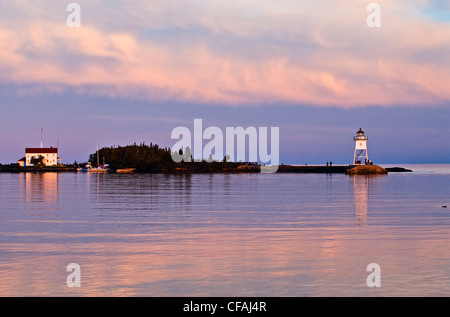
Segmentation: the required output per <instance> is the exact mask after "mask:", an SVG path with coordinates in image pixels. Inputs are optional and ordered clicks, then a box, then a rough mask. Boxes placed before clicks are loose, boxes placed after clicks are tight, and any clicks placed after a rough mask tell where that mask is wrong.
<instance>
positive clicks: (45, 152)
mask: <svg viewBox="0 0 450 317" xmlns="http://www.w3.org/2000/svg"><path fill="white" fill-rule="evenodd" d="M33 158H35V159H39V158H42V164H44V165H45V166H56V165H58V163H59V161H60V160H61V159H60V158H59V157H58V148H54V147H49V148H26V149H25V157H24V158H22V159H20V160H19V161H18V163H19V165H20V166H34V164H33V163H31V161H32V159H33Z"/></svg>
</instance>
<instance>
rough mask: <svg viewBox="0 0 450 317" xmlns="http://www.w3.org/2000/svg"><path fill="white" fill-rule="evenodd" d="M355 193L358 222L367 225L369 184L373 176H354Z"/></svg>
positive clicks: (363, 225)
mask: <svg viewBox="0 0 450 317" xmlns="http://www.w3.org/2000/svg"><path fill="white" fill-rule="evenodd" d="M351 178H352V181H353V195H354V197H355V215H356V224H357V226H359V227H365V226H367V208H368V207H367V205H368V196H369V184H370V180H371V176H367V175H355V176H352V177H351Z"/></svg>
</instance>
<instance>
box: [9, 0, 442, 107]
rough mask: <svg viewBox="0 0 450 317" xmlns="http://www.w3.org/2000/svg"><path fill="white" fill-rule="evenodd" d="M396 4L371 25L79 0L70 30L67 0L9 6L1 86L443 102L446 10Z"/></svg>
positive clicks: (205, 7) (262, 7)
mask: <svg viewBox="0 0 450 317" xmlns="http://www.w3.org/2000/svg"><path fill="white" fill-rule="evenodd" d="M392 2H394V1H378V3H379V4H380V6H381V8H382V12H381V19H382V20H381V21H382V27H381V28H369V27H368V26H367V25H366V18H367V16H368V15H369V13H368V12H367V11H366V7H367V4H368V3H369V2H368V1H361V0H351V1H345V3H342V2H340V1H326V0H320V1H288V0H281V1H274V0H272V1H256V0H240V1H229V0H228V1H225V0H222V1H221V0H208V1H200V0H191V1H108V4H105V2H104V1H103V2H101V1H78V3H79V4H80V6H81V21H82V22H81V23H82V24H81V27H80V28H69V27H67V25H66V18H67V16H68V15H69V13H68V12H66V6H67V4H68V3H66V2H64V1H41V0H38V1H32V2H29V1H14V2H9V1H3V2H2V6H1V9H0V12H1V13H0V15H1V16H2V18H1V19H0V84H11V83H13V84H15V87H19V88H17V91H15V92H14V93H17V94H39V93H61V92H62V91H64V90H67V89H71V90H74V91H76V92H77V93H79V94H88V95H98V96H108V97H110V98H133V99H144V100H151V101H168V100H169V101H170V100H173V101H176V102H189V103H197V104H205V105H209V104H223V105H230V106H237V105H254V106H258V105H264V104H277V103H282V104H292V105H296V104H301V105H317V106H328V105H332V106H339V107H352V106H364V105H384V106H392V105H398V104H401V105H420V106H423V105H445V104H446V103H447V104H448V102H449V101H450V90H449V89H448V83H449V82H450V56H449V54H448V52H449V51H450V27H449V26H450V22H449V21H446V20H445V19H443V18H442V17H443V15H442V12H446V11H447V12H449V11H448V10H449V9H448V7H442V5H441V4H439V3H438V2H437V1H425V0H423V1H414V4H411V1H404V0H399V1H395V3H392ZM437 9H439V10H438V11H439V12H440V13H439V15H436V16H435V15H434V14H433V12H434V10H437ZM436 12H437V11H436ZM21 85H23V89H21ZM30 85H31V86H32V87H34V88H33V89H30ZM25 87H27V88H25Z"/></svg>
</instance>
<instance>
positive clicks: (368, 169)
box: [345, 165, 388, 175]
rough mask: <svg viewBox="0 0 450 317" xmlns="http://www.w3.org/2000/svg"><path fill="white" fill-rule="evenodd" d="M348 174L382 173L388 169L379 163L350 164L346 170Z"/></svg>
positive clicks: (385, 172)
mask: <svg viewBox="0 0 450 317" xmlns="http://www.w3.org/2000/svg"><path fill="white" fill-rule="evenodd" d="M345 173H346V174H347V175H381V174H387V173H388V170H387V169H385V168H382V167H381V166H378V165H350V166H349V167H348V168H347V171H346V172H345Z"/></svg>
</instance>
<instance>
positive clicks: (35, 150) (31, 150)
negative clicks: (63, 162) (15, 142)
mask: <svg viewBox="0 0 450 317" xmlns="http://www.w3.org/2000/svg"><path fill="white" fill-rule="evenodd" d="M42 153H46V154H48V153H55V154H58V148H53V147H50V148H26V149H25V154H42Z"/></svg>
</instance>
